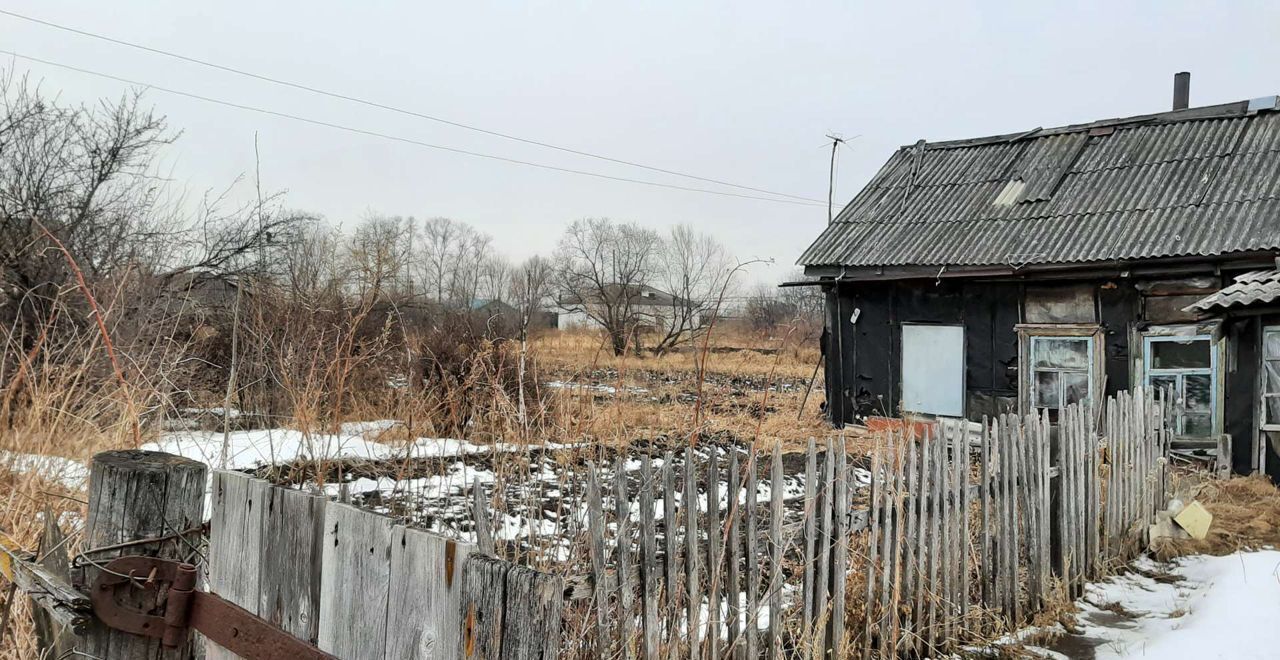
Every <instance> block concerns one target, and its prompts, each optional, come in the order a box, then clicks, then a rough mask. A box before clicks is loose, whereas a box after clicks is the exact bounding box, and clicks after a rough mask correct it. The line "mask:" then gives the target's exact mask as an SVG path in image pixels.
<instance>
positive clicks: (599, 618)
mask: <svg viewBox="0 0 1280 660" xmlns="http://www.w3.org/2000/svg"><path fill="white" fill-rule="evenodd" d="M605 524H606V523H605V519H604V505H603V503H601V501H600V477H599V470H597V469H596V466H595V464H593V463H588V464H587V529H588V533H589V534H590V537H591V574H592V576H593V577H594V580H593V581H592V582H593V584H592V587H593V592H594V598H595V602H594V603H593V607H594V609H595V613H596V621H595V623H596V635H595V638H596V656H597V657H600V658H607V657H609V642H610V640H611V639H612V638H613V626H611V625H610V623H609V622H610V620H611V617H610V616H609V595H608V592H607V591H606V586H605V576H606V574H607V572H606V569H605V553H606V550H605V545H604V528H605Z"/></svg>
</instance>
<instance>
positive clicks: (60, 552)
mask: <svg viewBox="0 0 1280 660" xmlns="http://www.w3.org/2000/svg"><path fill="white" fill-rule="evenodd" d="M41 518H42V520H41V522H43V523H44V531H43V532H42V534H41V537H40V545H39V546H38V553H37V557H39V562H38V564H37V565H38V566H39V567H40V568H41V569H43V570H44V574H43V575H41V576H35V575H32V576H30V577H32V578H33V579H32V580H24V579H23V578H19V577H18V573H21V572H22V569H21V568H20V565H21V564H20V563H19V562H16V561H13V560H12V558H11V559H10V562H9V563H10V566H11V571H10V572H12V573H14V578H15V581H14V583H15V584H18V582H17V580H23V582H25V583H26V584H19V588H20V589H22V590H23V591H24V592H25V593H26V594H27V595H28V596H29V597H30V600H31V605H32V608H31V618H32V623H34V624H35V630H36V647H37V648H38V649H39V651H40V654H41V655H40V657H41V658H61V657H70V656H71V654H72V651H74V650H75V644H76V640H75V633H76V631H77V629H83V627H84V625H85V623H86V622H87V616H88V613H80V612H74V611H68V607H67V605H68V601H66V600H64V599H65V598H67V597H70V598H83V596H82V595H81V594H80V593H79V592H76V591H75V590H74V589H72V588H71V560H70V558H69V557H68V556H67V547H66V539H67V537H66V535H65V534H63V532H62V528H61V527H59V526H58V520H57V516H56V515H55V514H54V513H53V510H52V509H51V508H50V507H49V506H47V505H46V506H45V508H44V511H43V512H42V513H41ZM0 545H2V544H0ZM55 592H58V593H60V594H61V595H54V594H55ZM81 603H82V604H83V601H81ZM67 615H71V616H67ZM2 628H3V627H2V626H0V635H2V634H3V632H4V631H3V629H2Z"/></svg>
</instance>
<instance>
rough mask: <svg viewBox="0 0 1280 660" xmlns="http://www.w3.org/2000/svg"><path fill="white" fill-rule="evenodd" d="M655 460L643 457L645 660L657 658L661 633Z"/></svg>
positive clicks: (641, 584) (641, 524)
mask: <svg viewBox="0 0 1280 660" xmlns="http://www.w3.org/2000/svg"><path fill="white" fill-rule="evenodd" d="M653 489H654V482H653V461H652V459H651V458H650V457H649V454H647V453H646V454H644V455H643V456H641V458H640V587H641V589H642V590H643V594H644V595H643V596H642V601H641V604H642V608H641V612H642V617H643V618H642V628H641V648H642V651H643V653H644V657H645V660H657V658H658V644H659V641H660V639H661V635H662V628H661V624H660V623H659V621H658V603H659V602H660V599H661V598H662V596H661V594H660V593H659V590H658V589H659V587H658V542H657V535H656V531H655V529H654V528H655V527H656V526H657V520H656V519H655V518H654V511H655V509H654V504H653Z"/></svg>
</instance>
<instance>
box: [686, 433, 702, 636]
mask: <svg viewBox="0 0 1280 660" xmlns="http://www.w3.org/2000/svg"><path fill="white" fill-rule="evenodd" d="M695 461H696V457H695V455H694V452H693V451H692V450H689V451H686V452H685V464H684V588H685V593H686V594H687V596H686V598H685V604H686V608H685V611H686V617H687V621H688V624H687V626H686V627H685V638H686V639H687V640H688V649H687V650H688V657H689V658H691V660H698V658H699V657H700V656H701V655H702V644H701V636H702V620H701V619H702V617H701V611H702V586H701V584H700V582H699V580H700V579H701V576H700V575H699V571H698V565H699V564H700V563H701V561H702V559H701V557H700V556H699V549H698V517H699V512H698V468H697V464H696V462H695Z"/></svg>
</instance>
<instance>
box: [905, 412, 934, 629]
mask: <svg viewBox="0 0 1280 660" xmlns="http://www.w3.org/2000/svg"><path fill="white" fill-rule="evenodd" d="M932 465H933V442H932V437H931V435H930V434H929V433H925V435H924V437H923V438H922V439H921V440H920V486H919V489H920V492H919V494H918V496H917V499H918V500H919V501H918V502H917V505H918V506H919V507H920V518H919V526H918V527H917V528H916V530H915V538H914V539H913V543H912V545H914V546H915V547H916V557H917V560H916V561H917V567H916V572H917V575H916V578H915V580H914V581H913V585H914V594H913V596H914V599H915V603H914V605H913V606H912V608H911V611H912V624H911V625H912V629H913V631H914V633H915V638H916V640H917V645H916V651H917V652H923V650H924V647H927V646H931V644H930V642H929V639H928V635H929V633H930V631H929V629H928V625H929V619H928V617H927V616H926V612H927V611H928V607H929V603H928V600H929V596H928V591H929V590H930V589H932V588H933V583H932V582H930V580H929V563H930V562H931V561H933V555H932V553H930V552H929V547H928V543H929V539H930V536H931V534H930V532H931V529H932V525H933V521H934V519H935V518H934V515H933V511H932V510H931V507H932V506H933V503H934V499H933V497H931V495H932V491H933V471H932V469H931V467H932Z"/></svg>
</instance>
